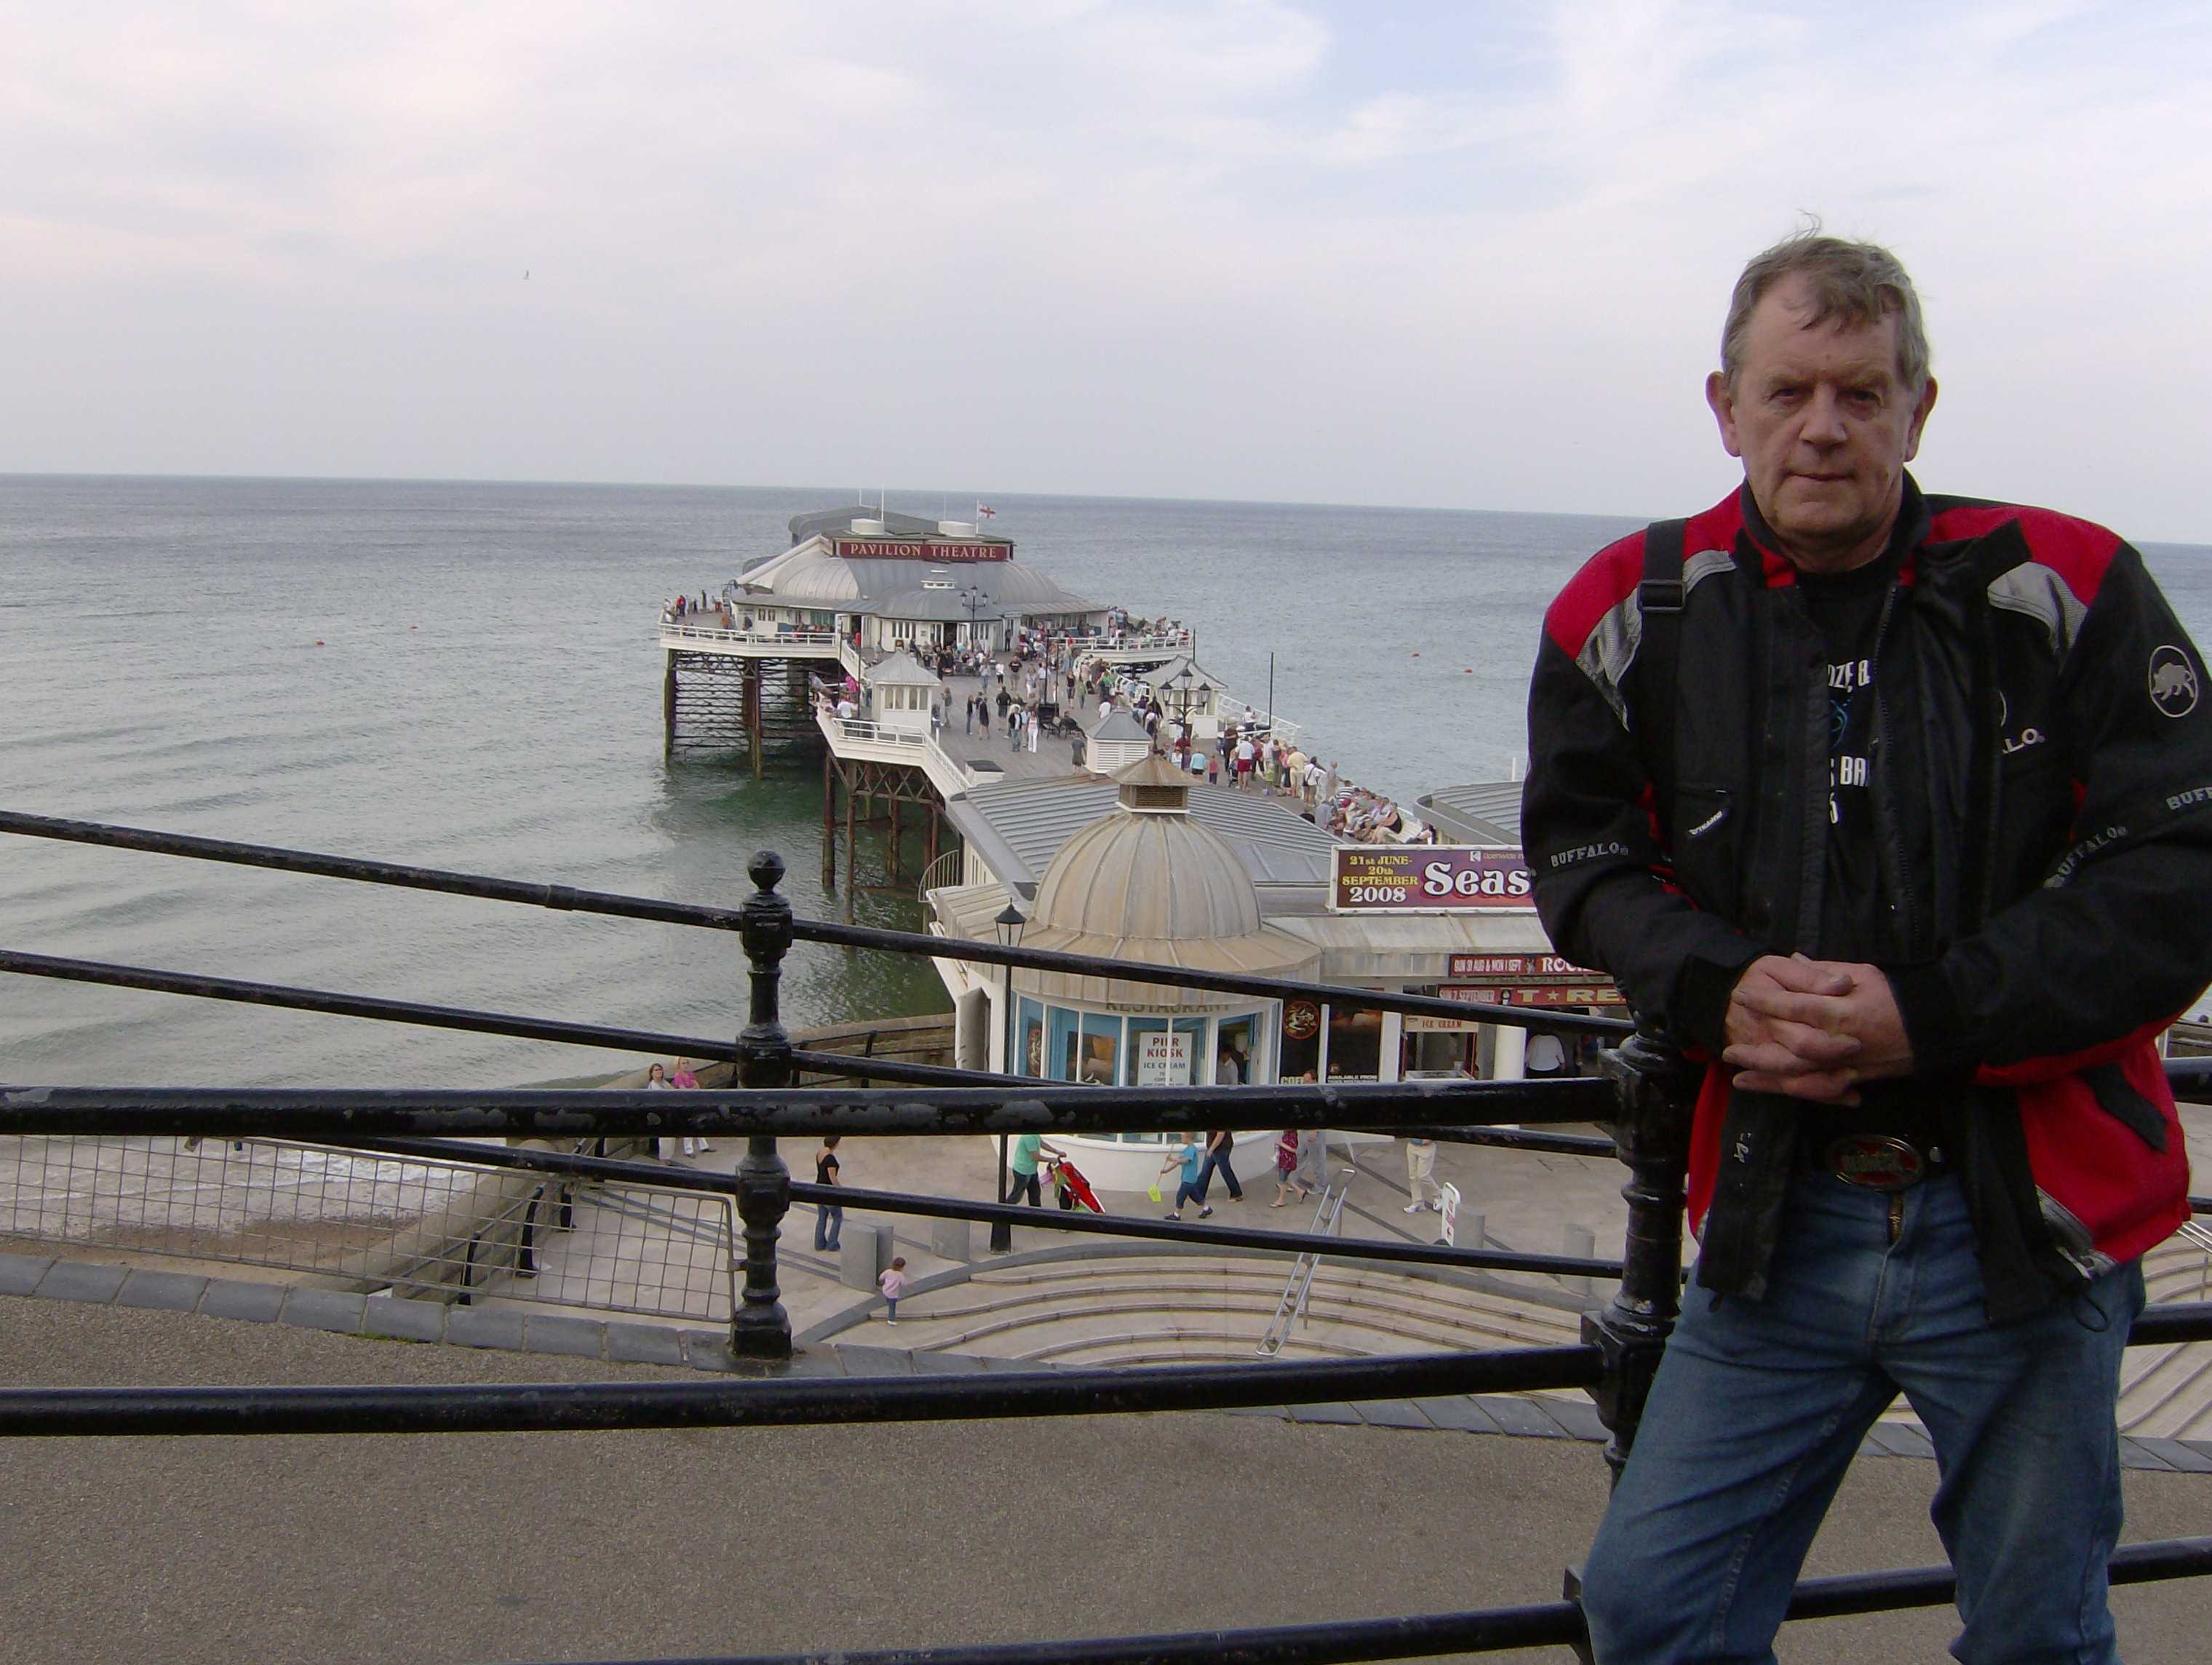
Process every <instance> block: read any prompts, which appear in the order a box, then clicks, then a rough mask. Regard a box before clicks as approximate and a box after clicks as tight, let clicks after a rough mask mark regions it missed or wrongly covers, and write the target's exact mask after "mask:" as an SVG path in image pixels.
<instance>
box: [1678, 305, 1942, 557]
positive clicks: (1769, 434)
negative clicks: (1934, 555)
mask: <svg viewBox="0 0 2212 1665" xmlns="http://www.w3.org/2000/svg"><path fill="white" fill-rule="evenodd" d="M1806 291H1807V283H1806V280H1805V279H1804V278H1803V277H1802V276H1798V275H1796V274H1794V273H1793V274H1792V275H1790V276H1787V277H1784V278H1783V279H1782V280H1781V281H1780V282H1778V283H1776V284H1775V285H1774V287H1773V288H1771V289H1769V290H1767V292H1766V293H1765V295H1762V296H1761V297H1760V298H1759V305H1758V306H1757V307H1754V308H1753V310H1752V314H1751V326H1750V328H1749V330H1748V331H1747V332H1746V339H1745V343H1744V353H1743V362H1742V364H1741V367H1740V368H1739V369H1738V371H1737V374H1736V381H1735V386H1734V387H1733V388H1731V387H1730V386H1729V385H1728V383H1727V382H1726V380H1724V379H1723V377H1722V375H1721V374H1720V373H1719V372H1718V371H1716V372H1714V373H1713V374H1712V375H1711V376H1710V377H1709V378H1707V380H1706V382H1705V401H1706V403H1707V404H1711V406H1712V408H1713V415H1714V416H1716V417H1717V418H1718V419H1719V421H1720V425H1721V441H1722V443H1723V444H1724V445H1726V446H1727V447H1728V451H1729V455H1730V456H1731V457H1741V458H1742V459H1743V471H1744V477H1745V478H1746V479H1747V480H1748V481H1749V482H1750V483H1751V495H1752V496H1753V500H1754V501H1757V503H1758V504H1759V513H1761V514H1763V515H1765V517H1766V523H1767V525H1768V526H1771V527H1772V528H1773V530H1774V533H1775V535H1776V536H1777V537H1778V538H1780V539H1781V541H1782V544H1783V553H1784V554H1785V555H1787V556H1789V557H1790V559H1791V560H1792V561H1794V562H1796V563H1797V565H1798V566H1799V567H1801V568H1804V569H1805V570H1806V571H1808V572H1845V571H1848V570H1850V568H1853V567H1857V566H1863V565H1864V564H1865V563H1866V562H1869V561H1871V560H1873V559H1874V558H1875V556H1878V555H1880V554H1881V551H1882V547H1883V545H1884V544H1885V543H1886V542H1887V538H1888V537H1889V532H1890V527H1891V526H1892V524H1893V522H1894V521H1895V520H1896V517H1897V507H1898V503H1899V499H1900V497H1901V496H1902V495H1903V492H1904V480H1905V464H1907V463H1908V462H1910V461H1911V460H1912V458H1913V455H1914V453H1917V451H1918V450H1919V449H1920V428H1921V425H1922V424H1923V422H1926V421H1927V420H1928V412H1929V410H1931V409H1933V408H1934V406H1935V404H1936V383H1935V381H1934V380H1933V379H1930V380H1929V382H1928V383H1927V385H1926V386H1924V387H1921V388H1911V387H1907V386H1905V384H1904V383H1903V382H1901V381H1900V380H1899V379H1898V374H1897V318H1896V315H1895V314H1894V313H1891V314H1888V315H1886V316H1885V317H1884V318H1883V319H1881V322H1880V323H1879V324H1861V325H1850V324H1845V323H1844V322H1843V321H1842V320H1840V319H1830V320H1829V321H1828V322H1826V323H1825V324H1822V325H1820V326H1819V327H1818V328H1817V329H1811V330H1808V329H1806V328H1805V327H1804V319H1805V318H1806V317H1807V316H1808V313H1809V312H1810V310H1811V307H1810V297H1809V296H1808V294H1807V292H1806Z"/></svg>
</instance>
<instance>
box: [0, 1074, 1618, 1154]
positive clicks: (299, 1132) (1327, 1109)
mask: <svg viewBox="0 0 2212 1665" xmlns="http://www.w3.org/2000/svg"><path fill="white" fill-rule="evenodd" d="M1616 1103H1617V1101H1616V1100H1615V1098H1614V1097H1613V1089H1612V1086H1611V1085H1610V1084H1609V1083H1607V1082H1605V1081H1602V1080H1599V1079H1595V1078H1594V1077H1592V1078H1583V1079H1571V1080H1565V1081H1541V1082H1539V1081H1504V1082H1496V1081H1417V1082H1339V1083H1334V1084H1328V1085H1297V1084H1292V1085H1274V1084H1264V1085H1254V1086H1249V1087H1084V1086H1072V1085H1066V1084H1062V1083H1052V1082H1042V1083H1025V1084H1024V1087H1023V1089H1022V1091H1018V1092H1016V1091H1009V1090H1007V1089H1005V1088H1002V1087H973V1086H970V1087H951V1088H947V1089H945V1090H944V1091H928V1090H926V1089H922V1088H902V1087H867V1088H860V1087H793V1088H786V1089H781V1090H775V1091H770V1090H768V1089H764V1088H755V1089H750V1090H748V1089H736V1090H724V1089H720V1088H702V1089H700V1090H698V1091H690V1092H679V1093H669V1092H652V1091H644V1090H642V1089H630V1088H619V1089H618V1088H605V1087H602V1088H549V1087H530V1088H512V1087H510V1088H499V1089H489V1088H488V1089H485V1090H483V1091H472V1090H469V1089H457V1088H451V1087H440V1088H410V1087H376V1088H366V1087H345V1088H299V1087H252V1088H248V1087H55V1086H27V1085H20V1086H19V1085H0V1134H9V1133H14V1134H22V1133H34V1134H35V1133H43V1134H48V1135H53V1136H58V1137H70V1136H80V1137H81V1136H90V1135H101V1136H106V1137H121V1138H154V1139H181V1138H185V1137H189V1136H191V1135H193V1134H197V1135H200V1136H202V1137H204V1138H222V1139H246V1138H270V1139H303V1140H307V1141H308V1142H311V1143H330V1142H337V1143H343V1142H345V1141H346V1140H348V1139H404V1138H409V1137H433V1138H447V1139H454V1138H492V1137H504V1138H513V1139H549V1138H557V1139H590V1138H594V1137H598V1136H600V1135H605V1136H607V1137H609V1138H633V1139H637V1138H646V1137H659V1138H669V1137H671V1136H682V1135H685V1134H698V1133H705V1134H707V1135H708V1136H709V1137H713V1136H715V1135H724V1136H730V1137H735V1136H738V1135H740V1134H743V1135H748V1136H750V1135H764V1136H769V1137H791V1138H805V1137H811V1136H813V1135H815V1134H818V1133H856V1134H857V1133H876V1134H893V1135H902V1136H908V1135H914V1136H919V1135H926V1134H937V1133H1149V1132H1165V1133H1181V1132H1183V1131H1185V1130H1188V1131H1191V1132H1194V1133H1198V1132H1204V1131H1206V1130H1208V1129H1211V1128H1216V1127H1227V1128H1230V1129H1232V1130H1237V1131H1243V1130H1250V1129H1261V1128H1279V1127H1334V1128H1339V1129H1345V1130H1355V1131H1364V1130H1365V1129H1368V1128H1385V1127H1401V1126H1403V1125H1404V1124H1405V1123H1407V1121H1442V1120H1447V1119H1449V1120H1454V1121H1462V1122H1465V1123H1467V1124H1468V1125H1470V1126H1479V1125H1481V1124H1484V1123H1487V1122H1498V1121H1504V1122H1516V1121H1517V1122H1529V1121H1533V1122H1539V1123H1552V1122H1563V1121H1564V1122H1579V1121H1592V1120H1595V1119H1596V1118H1597V1117H1598V1116H1600V1115H1605V1114H1607V1112H1608V1111H1610V1110H1611V1109H1613V1107H1614V1106H1615V1105H1616ZM1440 1112H1441V1113H1442V1114H1441V1115H1440V1114H1439V1113H1440Z"/></svg>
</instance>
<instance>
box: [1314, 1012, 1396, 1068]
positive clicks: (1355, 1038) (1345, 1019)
mask: <svg viewBox="0 0 2212 1665" xmlns="http://www.w3.org/2000/svg"><path fill="white" fill-rule="evenodd" d="M1381 1073H1383V1014H1382V1013H1381V1012H1377V1011H1376V1010H1375V1008H1374V1007H1372V1006H1346V1007H1343V1008H1342V1009H1339V1008H1337V1007H1334V1006H1332V1007H1330V1008H1329V1012H1328V1079H1330V1080H1332V1081H1372V1080H1374V1079H1376V1077H1377V1076H1379V1075H1380V1074H1381Z"/></svg>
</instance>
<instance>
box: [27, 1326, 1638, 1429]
mask: <svg viewBox="0 0 2212 1665" xmlns="http://www.w3.org/2000/svg"><path fill="white" fill-rule="evenodd" d="M1600 1370H1601V1360H1600V1356H1599V1353H1598V1350H1597V1349H1596V1348H1595V1347H1593V1346H1565V1347H1522V1348H1510V1349H1502V1350H1499V1351H1496V1352H1445V1353H1411V1354H1397V1355H1394V1356H1392V1357H1390V1358H1357V1359H1328V1360H1324V1361H1322V1362H1319V1363H1313V1364H1173V1365H1152V1366H1131V1367H1128V1368H1125V1369H1106V1368H1101V1367H1097V1366H1092V1367H1090V1368H1087V1369H1084V1370H1008V1371H1006V1372H1003V1373H1000V1372H995V1371H994V1372H992V1373H990V1374H987V1375H983V1376H858V1377H854V1376H784V1377H780V1378H778V1377H770V1378H765V1379H763V1378H754V1379H738V1380H720V1381H712V1380H710V1381H704V1382H530V1383H481V1382H471V1383H465V1384H459V1385H453V1384H443V1383H441V1384H437V1385H434V1386H416V1385H408V1386H375V1387H311V1388H270V1387H243V1388H97V1387H95V1388H14V1389H0V1438H28V1437H74V1436H80V1435H98V1436H111V1435H143V1434H161V1435H204V1434H484V1433H553V1432H563V1431H571V1432H573V1431H586V1430H608V1429H618V1428H786V1427H799V1426H806V1425H820V1424H825V1423H827V1424H836V1423H854V1422H969V1421H983V1420H992V1419H1000V1418H1021V1417H1060V1416H1091V1415H1107V1416H1118V1415H1125V1414H1133V1413H1139V1412H1155V1411H1212V1410H1228V1409H1232V1408H1235V1407H1241V1406H1251V1405H1306V1404H1327V1403H1333V1402H1335V1401H1343V1400H1365V1399H1428V1398H1434V1397H1437V1396H1439V1395H1453V1394H1493V1393H1528V1392H1533V1391H1535V1390H1538V1389H1562V1388H1589V1387H1595V1385H1596V1384H1597V1382H1598V1380H1599V1376H1600Z"/></svg>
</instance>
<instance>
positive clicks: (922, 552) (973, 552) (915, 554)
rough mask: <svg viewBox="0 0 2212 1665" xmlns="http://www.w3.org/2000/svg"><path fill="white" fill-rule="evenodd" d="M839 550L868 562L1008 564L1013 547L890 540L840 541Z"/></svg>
mask: <svg viewBox="0 0 2212 1665" xmlns="http://www.w3.org/2000/svg"><path fill="white" fill-rule="evenodd" d="M836 550H837V553H838V554H839V555H841V556H845V557H846V558H848V560H865V561H933V562H951V561H1008V560H1012V558H1013V553H1014V546H1013V545H1012V544H937V543H928V544H925V543H919V542H914V543H909V542H908V541H906V540H904V539H900V538H838V539H836Z"/></svg>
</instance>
